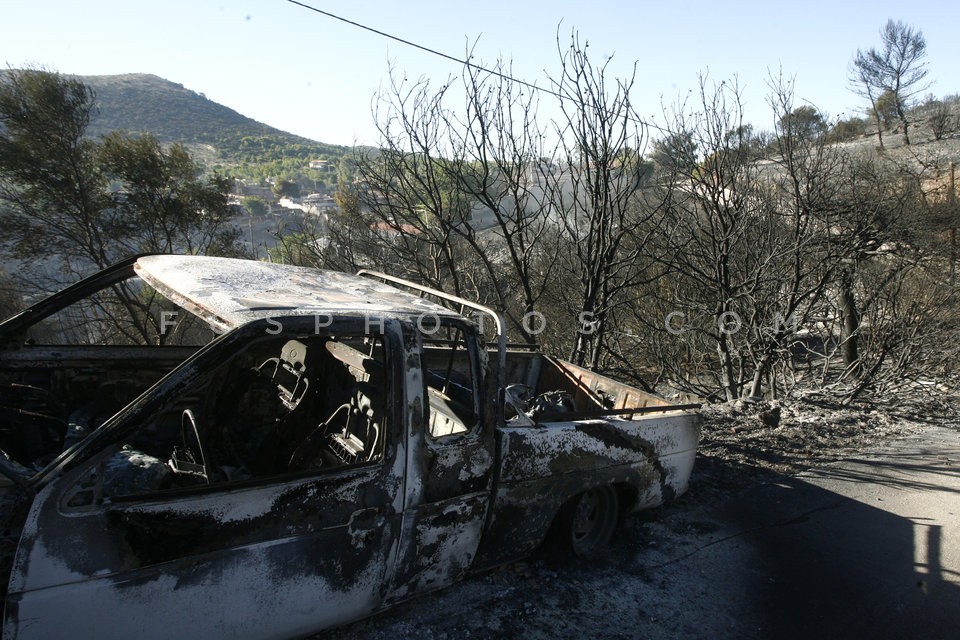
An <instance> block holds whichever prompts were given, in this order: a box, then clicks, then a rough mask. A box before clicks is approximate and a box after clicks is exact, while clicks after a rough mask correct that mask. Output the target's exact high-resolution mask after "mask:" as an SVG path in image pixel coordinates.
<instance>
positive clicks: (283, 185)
mask: <svg viewBox="0 0 960 640" xmlns="http://www.w3.org/2000/svg"><path fill="white" fill-rule="evenodd" d="M273 194H274V195H275V196H277V197H278V198H299V197H300V185H299V183H297V181H296V180H291V179H290V178H281V179H279V180H277V181H276V183H274V185H273Z"/></svg>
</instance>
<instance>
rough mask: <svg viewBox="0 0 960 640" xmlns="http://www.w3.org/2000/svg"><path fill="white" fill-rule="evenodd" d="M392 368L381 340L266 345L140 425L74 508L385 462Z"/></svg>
mask: <svg viewBox="0 0 960 640" xmlns="http://www.w3.org/2000/svg"><path fill="white" fill-rule="evenodd" d="M386 370H387V369H386V363H385V349H384V346H383V338H382V337H381V336H361V335H320V336H315V335H307V336H296V337H290V336H287V337H280V336H276V337H272V338H265V339H262V340H258V341H256V342H255V343H252V344H251V345H249V346H248V347H247V348H245V349H244V350H243V351H242V352H240V353H238V354H237V355H235V356H234V357H232V358H230V359H229V360H228V361H227V362H225V363H223V364H222V365H220V366H218V367H217V368H216V369H214V370H212V371H211V372H210V373H209V374H208V375H206V376H204V377H203V379H202V381H201V382H200V383H198V384H197V385H196V388H194V389H192V390H189V391H187V392H186V393H184V394H183V395H181V396H180V397H179V398H178V399H177V400H176V401H175V402H173V403H171V404H170V406H168V407H167V408H166V409H165V410H164V411H162V412H160V413H159V414H158V415H157V416H156V417H155V418H154V419H152V420H151V421H150V422H149V423H148V424H145V425H143V426H142V427H141V428H140V429H138V431H137V432H136V433H135V434H134V435H133V437H131V438H129V439H128V440H127V441H126V442H124V443H122V445H121V446H120V449H119V451H116V452H115V453H113V454H112V455H110V456H109V457H107V458H106V459H104V460H103V461H101V463H100V464H99V465H98V466H97V467H96V469H95V470H94V471H93V474H92V476H93V477H91V478H85V479H84V480H83V481H81V482H80V483H78V485H77V486H76V487H75V489H74V491H72V492H71V494H70V495H69V496H68V498H67V500H66V505H67V506H69V507H74V508H83V507H88V508H89V507H90V506H93V505H94V504H96V502H98V501H99V499H100V498H102V497H107V498H111V499H115V498H126V497H131V498H133V497H137V496H142V495H149V494H152V493H156V492H160V491H164V490H169V489H178V488H183V487H202V486H205V485H215V484H220V483H226V482H233V481H247V480H259V479H270V478H273V477H279V476H284V475H288V474H294V473H309V472H311V471H314V472H318V473H319V472H326V471H329V470H334V469H341V468H350V467H355V466H358V465H367V464H373V463H376V462H379V461H381V460H382V459H383V457H384V452H385V450H386V446H385V445H386V435H387V429H388V427H389V426H390V425H389V421H388V411H387V407H388V406H389V405H388V402H389V395H390V393H391V389H390V386H389V380H388V377H387V375H386Z"/></svg>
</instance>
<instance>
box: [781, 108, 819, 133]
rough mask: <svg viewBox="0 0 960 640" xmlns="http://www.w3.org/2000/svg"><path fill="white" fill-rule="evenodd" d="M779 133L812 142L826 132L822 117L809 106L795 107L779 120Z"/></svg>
mask: <svg viewBox="0 0 960 640" xmlns="http://www.w3.org/2000/svg"><path fill="white" fill-rule="evenodd" d="M778 124H779V127H780V129H779V130H780V131H783V132H787V133H788V134H789V135H793V136H799V137H801V138H805V139H807V140H813V139H815V138H817V137H819V136H822V135H824V134H825V133H826V132H827V128H828V127H827V122H826V120H824V119H823V115H822V114H821V113H820V112H819V111H817V110H816V109H815V108H814V107H811V106H810V105H803V106H799V107H796V108H795V109H793V110H792V111H791V112H790V113H788V114H785V115H783V116H782V117H781V118H780V120H779V123H778Z"/></svg>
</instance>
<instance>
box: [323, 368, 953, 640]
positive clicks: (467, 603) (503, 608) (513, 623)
mask: <svg viewBox="0 0 960 640" xmlns="http://www.w3.org/2000/svg"><path fill="white" fill-rule="evenodd" d="M958 407H960V400H958V399H957V398H956V397H955V396H954V394H953V393H952V392H951V391H950V390H948V389H946V388H944V387H935V386H932V385H926V386H917V387H914V388H913V389H911V390H910V392H909V393H908V394H906V395H902V394H901V395H900V396H899V397H898V398H896V400H893V399H891V400H890V401H888V402H864V403H860V404H857V405H854V406H851V407H844V406H841V405H839V404H838V403H836V402H831V401H829V400H827V399H817V398H810V397H808V398H807V399H800V400H785V401H782V402H778V401H773V402H769V401H765V402H759V403H746V402H736V403H726V404H719V405H710V406H705V407H704V408H703V415H704V424H703V430H702V433H701V443H700V448H699V453H698V456H697V462H696V466H695V468H694V472H693V476H692V477H691V484H690V489H689V491H688V492H687V494H686V495H684V496H682V497H681V498H680V499H678V500H677V501H676V502H674V503H672V504H670V505H667V506H665V507H662V508H660V509H656V510H653V511H649V512H644V513H640V514H636V515H632V516H628V517H626V518H624V521H623V523H622V524H621V526H620V527H619V529H618V530H617V533H616V534H615V537H614V540H613V541H612V542H611V545H610V547H609V549H608V550H607V551H606V552H605V553H603V554H601V555H600V556H599V557H597V558H593V559H590V560H581V559H574V560H570V561H566V562H555V561H548V560H545V559H543V558H533V559H530V560H526V561H522V562H517V563H513V564H510V565H507V566H504V567H500V568H498V569H495V570H493V571H490V572H487V573H485V574H482V575H479V576H474V577H471V578H468V579H467V580H465V581H463V582H461V583H459V584H456V585H453V586H451V587H449V588H447V589H444V590H441V591H439V592H436V593H433V594H427V595H425V596H422V597H419V598H417V599H414V600H412V601H410V602H408V603H406V604H403V605H400V606H398V607H395V608H393V609H391V610H389V611H387V612H384V613H382V614H379V615H377V616H374V617H372V618H368V619H367V620H363V621H360V622H358V623H354V624H352V625H350V626H347V627H344V628H341V629H336V630H333V631H331V632H327V633H325V634H322V635H321V636H318V637H320V638H330V639H336V640H360V639H367V638H369V639H375V640H387V639H393V638H410V639H418V640H419V639H437V640H440V639H450V640H453V639H456V640H462V639H463V638H522V639H530V640H557V639H558V638H653V639H660V638H700V637H703V638H706V637H723V638H727V637H729V638H733V637H743V635H744V633H747V635H748V636H749V635H750V634H749V633H748V632H747V630H746V629H745V628H744V627H743V619H742V615H740V614H741V613H742V612H743V611H747V610H750V608H751V607H754V606H755V605H754V604H753V602H752V598H753V595H751V594H748V593H747V588H746V587H745V585H744V581H743V578H742V575H741V576H739V577H735V576H734V575H733V572H731V576H730V578H729V580H728V579H725V578H724V576H725V575H726V574H725V572H724V570H723V566H724V564H725V563H727V564H728V566H735V565H741V564H743V565H746V564H749V563H750V561H751V558H750V557H749V556H750V554H751V553H753V552H752V550H751V549H750V547H749V545H740V544H735V543H734V544H730V542H731V538H734V537H735V536H736V535H737V533H736V532H734V533H733V534H731V533H730V531H729V530H726V529H724V528H723V526H722V525H721V524H720V523H719V522H718V521H717V520H716V519H715V518H714V517H713V516H712V514H713V513H715V509H716V507H717V506H718V505H722V504H723V503H724V502H725V501H726V500H728V499H730V498H731V497H733V496H736V495H737V494H739V493H740V492H742V491H744V490H746V489H748V488H751V487H757V486H758V485H763V484H765V483H778V482H783V481H784V479H785V478H789V477H792V476H794V475H795V474H797V473H800V472H802V471H804V470H806V469H810V468H816V467H820V466H823V465H827V464H838V463H839V464H842V461H843V460H845V459H847V458H849V457H852V456H859V455H862V454H865V453H867V452H869V451H871V450H879V449H882V447H883V446H884V445H885V444H886V443H890V442H894V441H898V440H901V439H904V438H908V437H910V436H913V435H917V434H922V433H923V432H924V430H926V429H928V428H935V427H943V426H948V427H950V428H954V429H956V425H957V420H956V417H957V415H958ZM733 542H736V541H735V540H734V541H733ZM721 543H723V544H721ZM720 548H722V549H723V551H722V553H720V552H718V549H720ZM705 551H709V553H705ZM753 560H755V559H753ZM718 564H719V567H718ZM706 576H709V578H707V577H706ZM741 605H742V606H741ZM738 612H740V613H738ZM738 616H739V617H738ZM758 637H759V636H758Z"/></svg>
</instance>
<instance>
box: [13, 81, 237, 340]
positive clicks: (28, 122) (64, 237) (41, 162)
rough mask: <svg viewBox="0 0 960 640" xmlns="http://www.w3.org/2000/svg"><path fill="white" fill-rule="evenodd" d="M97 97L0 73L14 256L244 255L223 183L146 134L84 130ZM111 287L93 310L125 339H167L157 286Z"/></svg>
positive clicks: (103, 261)
mask: <svg viewBox="0 0 960 640" xmlns="http://www.w3.org/2000/svg"><path fill="white" fill-rule="evenodd" d="M95 104H96V103H95V96H94V94H93V92H92V91H91V90H90V89H89V88H88V87H86V86H85V85H84V84H83V83H81V82H80V81H78V80H76V79H73V78H69V77H66V76H62V75H60V74H57V73H51V72H48V71H43V70H34V69H28V70H20V71H12V72H10V73H8V74H6V76H4V79H3V81H2V82H0V210H2V211H3V223H4V225H5V227H6V232H7V233H6V237H7V240H8V243H9V246H10V248H11V249H12V250H13V252H14V255H15V256H17V257H19V258H23V259H38V260H43V259H46V258H50V257H53V256H56V257H57V258H58V259H59V261H60V264H59V266H60V269H61V271H63V272H65V273H70V274H73V275H72V276H71V277H74V276H75V275H78V274H82V273H89V272H90V271H91V269H94V268H99V269H102V268H104V267H106V266H108V265H110V264H113V263H116V262H118V261H119V260H121V259H123V258H126V257H128V256H130V255H133V254H136V253H146V252H154V253H171V252H190V253H210V254H219V255H237V254H240V253H241V252H242V251H241V248H240V245H239V244H238V239H239V235H240V231H239V229H237V228H236V227H235V226H234V225H232V224H231V217H232V215H233V213H234V210H233V208H232V207H230V206H229V205H228V204H227V193H228V191H229V187H230V184H229V181H228V180H227V179H225V178H223V177H220V176H217V175H213V176H209V177H205V176H204V175H203V172H202V171H201V169H200V167H199V166H198V165H197V164H196V163H195V162H194V161H193V160H192V158H191V157H190V155H189V154H188V153H187V151H186V150H185V149H184V148H183V147H181V146H179V145H174V146H172V147H170V148H169V149H164V148H163V147H162V146H161V145H160V143H159V142H158V141H157V140H156V138H154V137H153V136H149V135H145V136H139V137H134V136H130V135H127V134H123V133H113V134H109V135H107V136H105V137H103V138H102V139H101V140H100V141H96V140H92V139H90V138H88V137H86V135H85V134H86V133H87V127H88V125H89V124H90V121H91V119H92V118H93V116H94V115H95V113H96V110H95V106H94V105H95ZM111 296H112V297H111V298H110V299H109V300H104V301H101V302H100V303H98V304H99V305H100V308H99V309H98V310H97V311H96V313H100V312H103V313H106V314H107V315H108V316H111V314H114V315H112V316H111V317H112V318H114V319H115V320H116V329H117V331H118V332H119V333H121V334H123V335H124V336H126V339H128V340H130V341H139V342H155V341H160V340H163V339H164V336H163V335H162V333H161V332H160V331H159V328H158V327H157V326H155V323H153V322H152V321H151V318H155V314H152V313H151V311H152V310H153V309H154V308H155V306H156V305H157V304H160V301H159V299H158V298H157V297H156V296H155V295H145V294H144V293H143V292H142V291H134V290H132V289H129V288H127V287H125V286H121V285H117V286H116V287H114V288H113V291H112V294H111ZM121 309H122V310H123V313H119V312H118V310H121ZM121 316H122V317H123V318H125V319H124V320H122V321H121V320H120V319H119V318H120V317H121Z"/></svg>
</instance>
